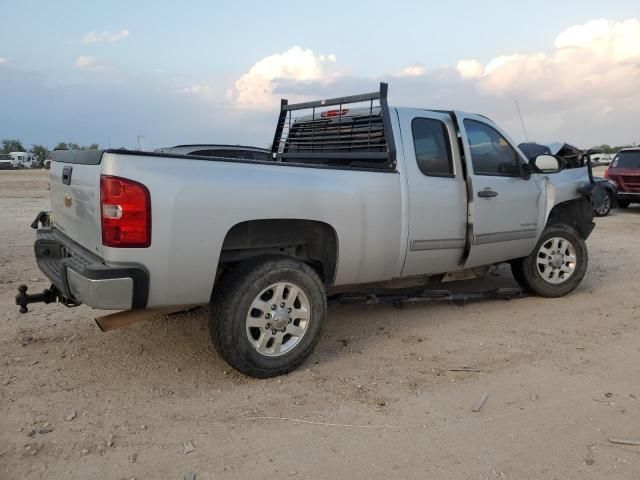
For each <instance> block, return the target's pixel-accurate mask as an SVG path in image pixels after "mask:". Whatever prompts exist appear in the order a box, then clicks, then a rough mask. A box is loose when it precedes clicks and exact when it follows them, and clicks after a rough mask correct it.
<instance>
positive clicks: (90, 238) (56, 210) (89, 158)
mask: <svg viewBox="0 0 640 480" xmlns="http://www.w3.org/2000/svg"><path fill="white" fill-rule="evenodd" d="M102 153H103V151H102V150H57V151H54V152H53V161H52V162H51V173H50V175H49V184H50V186H51V211H52V217H53V225H54V226H55V227H56V228H58V229H59V230H60V231H62V232H63V233H64V234H65V235H67V236H68V237H69V238H71V239H72V240H74V241H75V242H77V243H79V244H80V245H82V246H83V247H85V248H86V249H87V250H89V251H91V252H96V253H98V254H101V253H102V233H101V227H100V161H101V159H102Z"/></svg>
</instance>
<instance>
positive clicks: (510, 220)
mask: <svg viewBox="0 0 640 480" xmlns="http://www.w3.org/2000/svg"><path fill="white" fill-rule="evenodd" d="M457 116H458V122H460V130H461V133H462V138H463V143H464V149H465V157H466V162H467V170H468V172H469V178H470V181H471V192H472V198H471V202H470V204H469V205H470V207H469V213H470V215H469V221H470V222H472V227H473V228H472V230H473V237H472V239H471V240H472V241H471V249H470V252H469V256H468V258H467V260H466V262H465V267H476V266H480V265H489V264H492V263H498V262H503V261H505V260H510V259H513V258H519V257H524V256H527V255H528V254H529V253H530V252H531V251H532V250H533V248H534V247H535V244H536V239H537V238H538V235H539V233H540V232H539V228H540V225H543V224H544V222H543V218H542V215H543V212H542V211H541V205H542V200H543V198H542V194H543V192H542V188H540V184H539V183H538V182H536V181H534V179H533V178H530V179H528V180H527V179H525V178H523V175H522V164H523V163H524V162H526V160H525V159H524V158H523V157H522V155H521V154H520V153H519V151H518V150H517V149H516V148H515V147H514V146H513V142H511V141H510V139H508V137H507V136H506V134H505V133H504V132H502V131H500V130H499V129H498V127H497V126H495V125H494V124H493V123H492V122H491V121H489V120H488V119H486V118H484V117H481V116H477V115H465V114H457Z"/></svg>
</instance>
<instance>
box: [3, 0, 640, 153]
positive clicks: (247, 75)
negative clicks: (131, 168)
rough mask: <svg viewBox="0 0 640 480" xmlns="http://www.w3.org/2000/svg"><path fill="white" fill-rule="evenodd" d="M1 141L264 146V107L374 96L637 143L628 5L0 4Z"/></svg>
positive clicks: (635, 44) (509, 126)
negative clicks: (384, 86)
mask: <svg viewBox="0 0 640 480" xmlns="http://www.w3.org/2000/svg"><path fill="white" fill-rule="evenodd" d="M0 21H1V24H2V28H1V29H0V138H18V139H20V140H21V141H22V142H23V143H24V144H26V145H29V146H30V145H32V144H45V145H47V146H53V145H55V143H57V142H60V141H67V142H76V143H80V144H89V143H98V144H100V145H101V146H103V147H109V146H111V147H121V146H124V147H129V148H137V147H138V137H139V136H142V140H141V142H142V144H143V147H144V148H155V147H161V146H169V145H174V144H181V143H199V142H202V143H229V144H248V145H256V146H262V147H266V146H268V145H269V143H270V141H271V139H272V138H273V131H274V129H275V123H276V119H277V111H278V108H279V103H280V102H279V100H280V98H288V99H289V100H290V101H298V100H311V99H318V98H326V97H331V96H342V95H350V94H355V93H362V92H367V91H372V90H376V89H377V87H378V83H379V82H380V81H386V82H388V83H389V96H390V103H391V104H392V105H402V106H411V107H416V108H439V109H440V108H442V109H458V110H465V111H473V112H476V113H481V114H483V115H487V116H489V117H490V118H492V119H493V120H494V121H496V122H497V123H499V124H500V125H501V126H502V127H503V128H505V129H506V130H507V132H509V134H510V135H511V136H512V137H513V138H514V140H515V141H517V142H520V141H523V140H525V132H524V131H523V129H522V127H521V124H520V120H519V118H518V116H517V112H516V108H515V101H516V100H517V101H518V103H519V105H520V109H521V112H522V115H523V119H524V122H525V126H526V135H527V137H526V138H528V139H529V140H534V141H539V142H551V141H567V142H569V143H573V144H576V145H578V146H581V147H585V148H586V147H589V146H593V145H597V144H602V143H608V144H612V145H614V144H631V143H633V142H636V143H637V142H640V128H638V124H639V123H640V122H639V120H640V88H638V86H640V2H638V0H618V1H610V2H602V1H601V0H600V1H591V0H586V1H565V2H557V1H547V0H539V1H537V2H529V4H528V5H523V4H522V3H521V2H513V1H500V0H485V1H483V2H478V1H468V0H458V1H457V2H433V1H409V0H407V1H402V0H397V1H395V2H389V1H378V0H369V1H356V0H352V1H350V2H346V1H344V0H342V1H333V0H325V1H324V2H314V3H312V4H309V3H301V2H299V1H298V2H294V1H288V0H283V1H272V2H264V1H242V0H236V1H233V2H231V1H226V2H222V1H211V0H210V1H195V0H193V1H187V0H183V1H180V2H177V1H175V2H169V1H165V2H157V1H147V0H138V1H132V0H129V1H119V0H110V1H109V2H87V1H71V0H66V1H65V0H59V1H56V2H52V1H45V0H41V1H36V0H19V1H18V0H15V1H14V0H0Z"/></svg>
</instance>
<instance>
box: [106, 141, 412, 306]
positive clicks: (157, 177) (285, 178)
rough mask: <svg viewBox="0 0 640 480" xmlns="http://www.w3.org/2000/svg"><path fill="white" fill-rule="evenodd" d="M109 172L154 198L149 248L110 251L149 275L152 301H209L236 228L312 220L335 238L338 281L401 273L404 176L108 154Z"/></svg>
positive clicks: (109, 256) (111, 259)
mask: <svg viewBox="0 0 640 480" xmlns="http://www.w3.org/2000/svg"><path fill="white" fill-rule="evenodd" d="M102 173H103V174H108V175H117V176H121V177H125V178H129V179H132V180H136V181H138V182H141V183H143V184H144V185H146V186H147V187H148V188H149V191H150V193H151V204H152V241H151V246H150V247H149V248H145V249H118V248H108V247H103V256H104V259H105V261H106V262H107V263H108V264H113V265H117V264H124V263H132V262H133V263H138V264H142V265H143V266H144V267H145V268H146V269H147V270H148V271H149V274H150V292H149V302H148V306H149V307H154V306H163V305H183V304H198V303H206V302H208V301H209V298H210V295H211V292H212V289H213V283H214V277H215V272H216V268H217V264H218V259H219V255H220V251H221V248H222V244H223V242H224V239H225V236H226V234H227V232H228V231H229V230H230V229H231V228H232V227H233V226H234V225H236V224H238V223H241V222H244V221H248V220H257V219H270V218H273V219H276V218H289V219H307V220H316V221H320V222H325V223H327V224H329V225H331V226H332V227H333V228H334V230H335V231H336V233H337V236H338V257H339V258H338V266H337V273H336V279H335V282H334V284H335V285H346V284H353V283H365V282H373V281H380V280H386V279H390V278H393V277H397V276H399V275H400V270H401V265H402V261H403V254H402V252H403V251H404V249H403V248H399V245H400V243H401V238H402V222H403V221H402V209H401V195H400V182H401V180H400V178H401V177H400V174H398V173H382V172H364V171H353V170H334V169H322V168H303V167H294V166H290V165H282V164H275V165H262V164H250V163H236V162H219V161H205V160H185V159H180V160H177V159H172V158H170V157H153V156H138V155H126V154H114V153H106V154H105V155H104V157H103V161H102Z"/></svg>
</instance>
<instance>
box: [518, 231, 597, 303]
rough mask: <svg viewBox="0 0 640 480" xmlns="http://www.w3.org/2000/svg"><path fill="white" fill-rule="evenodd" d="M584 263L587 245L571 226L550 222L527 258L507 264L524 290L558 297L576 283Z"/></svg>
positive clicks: (580, 277)
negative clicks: (551, 223)
mask: <svg viewBox="0 0 640 480" xmlns="http://www.w3.org/2000/svg"><path fill="white" fill-rule="evenodd" d="M588 262H589V254H588V252H587V245H586V244H585V242H584V239H583V238H582V237H581V236H580V234H579V233H578V232H577V231H576V230H575V229H574V228H572V227H570V226H568V225H550V226H548V227H547V228H546V229H545V230H544V232H542V236H541V237H540V240H539V241H538V243H537V245H536V247H535V248H534V250H533V252H531V254H530V255H529V256H528V257H524V258H520V259H518V260H515V261H513V262H512V263H511V271H512V272H513V276H514V277H515V279H516V281H517V282H518V283H519V284H520V286H521V287H522V288H524V289H525V290H526V291H528V292H530V293H534V294H536V295H540V296H542V297H562V296H564V295H566V294H568V293H569V292H571V291H573V290H574V289H575V288H576V287H577V286H578V285H579V284H580V282H581V281H582V279H583V278H584V275H585V273H586V272H587V264H588Z"/></svg>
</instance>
